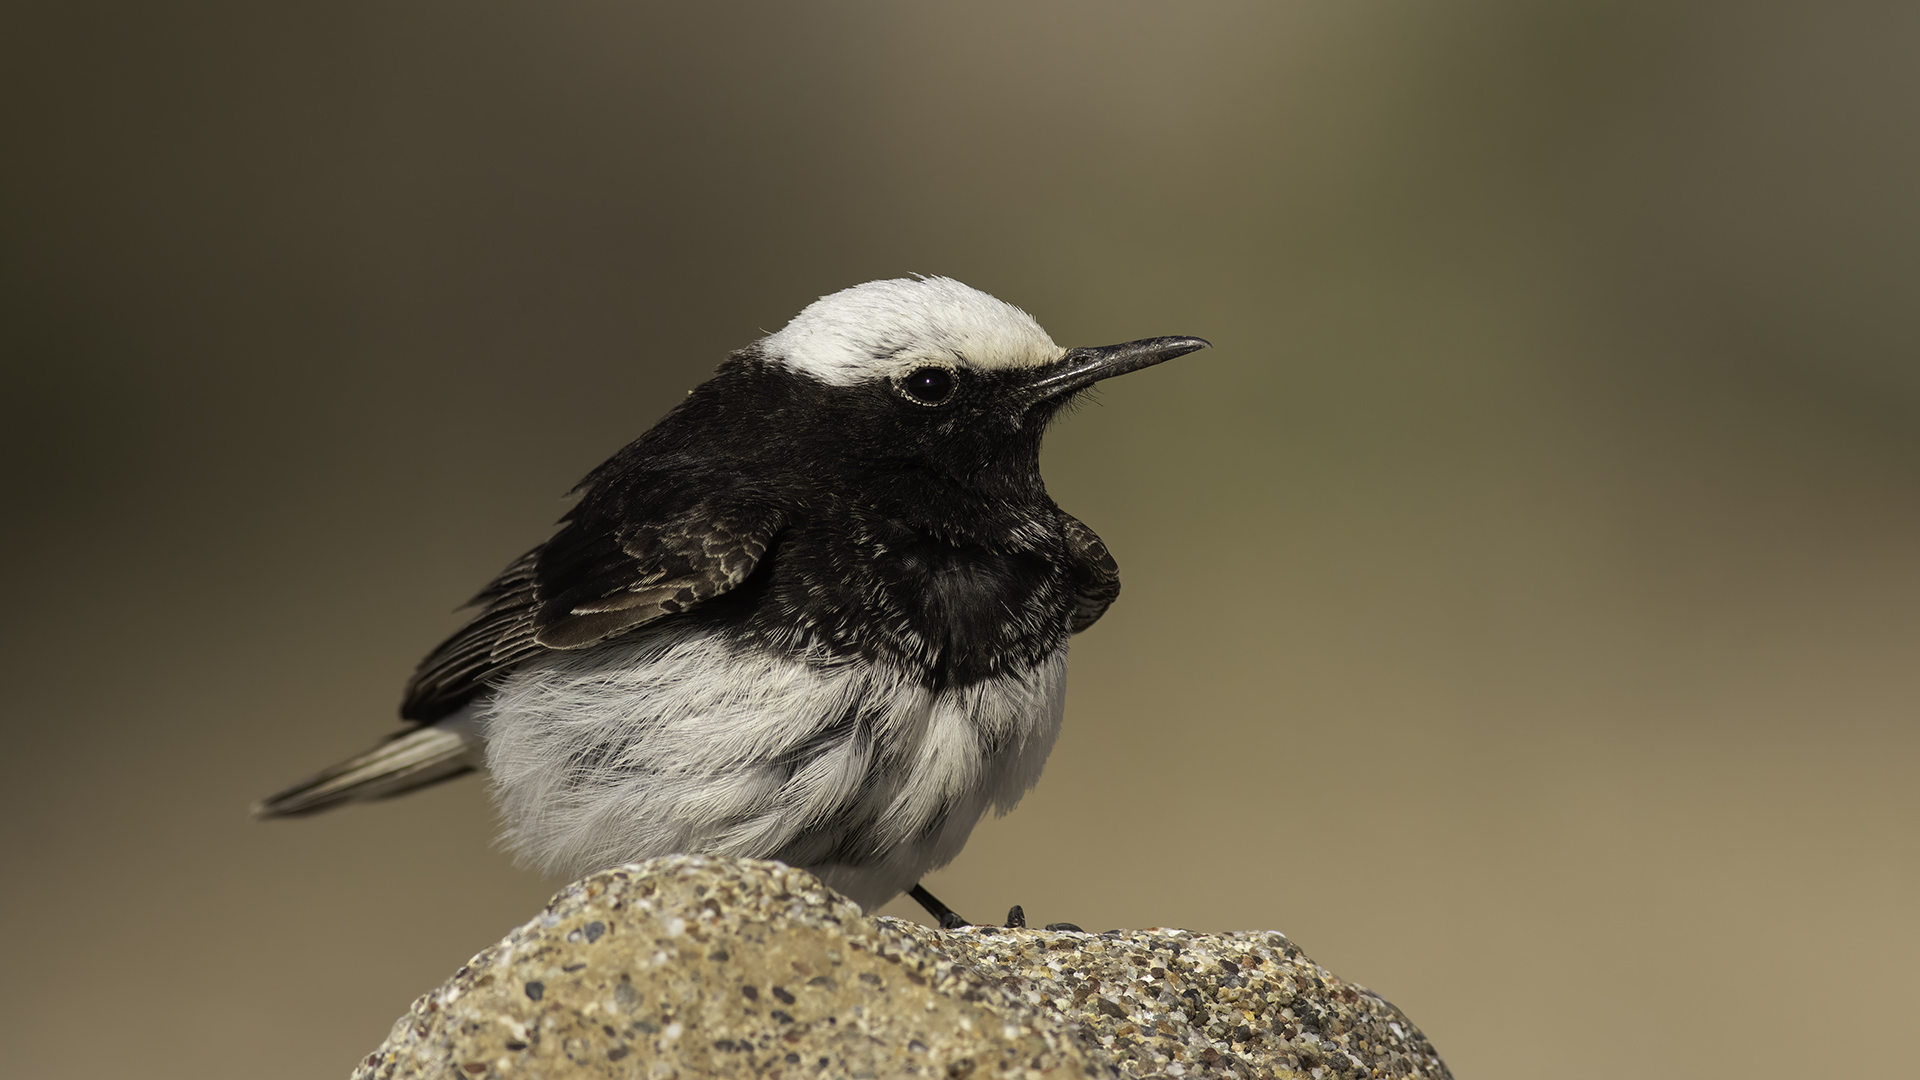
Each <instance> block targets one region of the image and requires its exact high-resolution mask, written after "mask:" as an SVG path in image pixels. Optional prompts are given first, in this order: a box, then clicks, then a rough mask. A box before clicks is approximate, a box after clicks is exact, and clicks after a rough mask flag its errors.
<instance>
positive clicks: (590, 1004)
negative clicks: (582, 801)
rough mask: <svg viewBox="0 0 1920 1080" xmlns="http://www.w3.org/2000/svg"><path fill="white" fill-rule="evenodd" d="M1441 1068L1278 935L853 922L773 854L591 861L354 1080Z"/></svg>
mask: <svg viewBox="0 0 1920 1080" xmlns="http://www.w3.org/2000/svg"><path fill="white" fill-rule="evenodd" d="M1181 1075H1204V1076H1245V1077H1267V1076H1271V1077H1314V1078H1317V1080H1334V1078H1336V1077H1337V1078H1342V1080H1344V1078H1349V1077H1374V1076H1379V1077H1402V1076H1414V1077H1447V1076H1448V1075H1449V1074H1448V1072H1447V1069H1446V1066H1445V1065H1443V1064H1442V1063H1441V1061H1440V1058H1439V1057H1438V1055H1436V1054H1435V1053H1434V1052H1433V1048H1432V1047H1431V1046H1429V1045H1428V1043H1427V1041H1426V1038H1425V1037H1424V1036H1422V1035H1421V1034H1420V1032H1419V1030H1418V1029H1417V1028H1415V1027H1414V1026H1413V1025H1412V1024H1411V1023H1410V1022H1408V1020H1407V1019H1406V1018H1405V1017H1404V1016H1402V1015H1401V1014H1400V1012H1399V1010H1397V1009H1395V1008H1394V1007H1393V1006H1392V1005H1390V1004H1388V1003H1387V1002H1386V1001H1384V1000H1382V999H1381V998H1379V997H1378V996H1376V995H1374V994H1372V993H1371V992H1369V991H1367V990H1365V989H1362V988H1360V987H1357V986H1352V985H1350V984H1346V983H1342V982H1341V981H1340V980H1338V979H1337V978H1335V977H1334V976H1333V975H1332V974H1331V973H1329V972H1327V971H1326V970H1325V969H1323V968H1320V967H1318V966H1317V965H1315V964H1314V963H1313V962H1312V961H1311V960H1309V959H1307V957H1306V956H1305V955H1304V954H1302V953H1301V952H1300V950H1299V949H1298V948H1297V947H1296V946H1294V944H1293V943H1292V942H1290V941H1288V940H1287V939H1286V938H1285V937H1284V936H1282V935H1280V934H1221V935H1209V934H1193V933H1189V932H1187V931H1184V930H1146V931H1134V932H1122V931H1114V932H1112V933H1108V934H1083V933H1074V932H1059V933H1055V932H1050V931H1043V930H1024V929H1023V930H1002V929H996V928H992V927H974V928H969V929H966V930H958V931H939V930H933V929H929V928H927V927H923V926H920V925H919V924H917V923H910V922H903V921H901V920H898V919H873V918H868V917H867V916H866V915H864V914H862V913H861V911H860V909H859V908H858V907H856V906H854V905H853V904H852V903H851V902H849V901H847V900H845V899H843V898H841V897H840V896H839V895H838V894H836V893H834V892H832V891H830V890H828V889H827V888H826V887H825V886H823V885H822V884H821V883H820V881H819V879H817V878H815V877H814V876H813V875H812V874H809V873H807V872H805V871H802V870H795V869H793V868H791V867H787V866H784V865H782V864H780V863H774V862H759V861H749V860H732V859H719V858H709V857H705V856H690V855H680V856H672V857H668V858H664V859H653V860H649V861H647V862H644V863H636V864H633V865H630V866H623V867H619V868H617V869H614V870H609V871H605V872H603V873H599V874H595V875H594V876H592V877H589V878H586V879H585V880H582V881H580V882H577V883H575V884H573V885H571V886H568V887H567V888H566V889H564V890H562V891H561V892H560V893H559V895H557V896H555V897H554V899H553V902H552V903H551V904H549V905H548V906H547V910H546V911H545V912H544V913H543V914H541V915H540V916H539V917H538V918H536V919H534V920H533V921H532V922H529V923H527V924H526V925H525V926H522V927H521V928H520V929H518V930H515V931H514V932H513V933H512V934H509V935H508V936H507V938H506V939H505V940H504V941H502V942H500V943H499V944H498V945H495V946H493V947H492V948H490V949H488V950H486V951H485V952H482V953H481V954H480V955H478V956H476V957H474V958H473V960H472V962H470V963H469V964H467V966H465V967H463V968H461V969H460V970H459V971H458V972H456V973H455V974H454V976H453V978H452V979H450V980H449V981H448V982H447V983H446V984H445V985H444V986H442V987H441V988H440V989H438V990H435V991H433V992H432V993H429V994H427V995H425V996H424V997H422V998H420V999H419V1000H418V1001H416V1002H414V1004H413V1008H412V1009H411V1010H410V1011H409V1012H408V1014H407V1015H406V1016H405V1017H403V1018H401V1020H400V1021H399V1022H398V1023H396V1024H395V1025H394V1028H393V1032H392V1034H391V1035H389V1036H388V1038H387V1041H386V1042H385V1043H384V1044H382V1045H381V1047H380V1049H379V1050H377V1051H375V1052H374V1053H373V1054H372V1055H370V1056H369V1057H368V1058H367V1059H366V1060H365V1061H364V1062H362V1063H361V1065H360V1067H359V1069H357V1070H356V1071H355V1073H354V1078H355V1080H400V1078H412V1077H423V1078H424V1077H435V1078H440V1077H449V1076H456V1077H468V1078H472V1080H484V1078H488V1077H502V1078H505V1077H515V1078H527V1080H562V1078H565V1080H584V1078H588V1077H593V1078H601V1077H609V1078H610V1077H622V1078H625V1077H748V1076H751V1077H766V1078H770V1080H771V1078H778V1077H809V1078H812V1077H821V1076H831V1077H874V1078H880V1077H898V1076H930V1077H946V1078H951V1080H961V1078H967V1077H973V1078H979V1080H987V1078H990V1077H991V1078H999V1077H1020V1078H1027V1077H1061V1078H1065V1077H1149V1076H1181Z"/></svg>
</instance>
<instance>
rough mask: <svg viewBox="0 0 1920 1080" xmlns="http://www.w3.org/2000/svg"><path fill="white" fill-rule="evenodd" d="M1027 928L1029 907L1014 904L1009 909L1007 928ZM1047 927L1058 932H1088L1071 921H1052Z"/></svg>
mask: <svg viewBox="0 0 1920 1080" xmlns="http://www.w3.org/2000/svg"><path fill="white" fill-rule="evenodd" d="M1026 928H1027V909H1026V908H1023V907H1021V906H1020V905H1019V904H1015V905H1013V907H1011V908H1009V909H1007V929H1009V930H1025V929H1026ZM1046 928H1047V929H1048V930H1052V931H1056V932H1058V931H1061V930H1071V931H1073V932H1074V933H1076V934H1084V933H1086V931H1084V930H1082V929H1080V928H1079V927H1077V926H1075V925H1073V924H1072V923H1070V922H1050V923H1048V924H1047V927H1046Z"/></svg>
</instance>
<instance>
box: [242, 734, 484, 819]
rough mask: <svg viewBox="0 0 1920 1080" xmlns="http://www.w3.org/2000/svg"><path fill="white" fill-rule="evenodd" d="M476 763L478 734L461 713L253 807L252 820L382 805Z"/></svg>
mask: <svg viewBox="0 0 1920 1080" xmlns="http://www.w3.org/2000/svg"><path fill="white" fill-rule="evenodd" d="M481 763H482V755H481V741H480V736H479V733H478V732H476V731H474V729H473V723H472V721H471V720H469V719H468V717H467V710H461V711H460V712H458V713H455V714H454V715H452V716H449V717H447V718H446V719H445V720H442V721H440V722H439V723H437V724H430V725H428V726H426V727H418V728H410V729H408V730H406V731H402V732H400V733H399V734H397V735H394V736H393V737H392V738H389V739H388V740H387V741H385V742H383V743H381V744H380V745H379V746H376V747H374V748H373V749H371V750H369V751H367V752H366V753H364V754H361V755H360V756H359V757H355V758H349V759H347V760H346V761H343V762H341V763H340V764H338V765H335V766H333V767H332V768H330V769H328V770H326V771H325V772H322V773H320V774H319V775H318V776H314V777H312V778H310V779H307V780H302V781H301V782H300V783H298V784H295V785H293V786H292V787H290V788H287V789H286V790H285V791H280V792H276V793H274V794H272V795H269V796H267V797H266V798H264V799H261V800H260V801H259V802H257V803H254V804H253V811H252V812H253V816H254V817H255V818H256V819H260V820H265V819H266V818H279V817H299V816H301V815H302V814H315V813H319V812H320V811H322V810H330V809H332V808H333V807H336V806H339V805H340V804H341V803H349V802H366V801H369V800H372V799H385V798H388V797H390V796H394V795H399V794H401V793H402V792H407V791H412V790H413V789H414V788H420V787H426V786H427V785H428V784H437V783H439V782H440V781H442V780H450V779H452V778H453V777H456V776H459V775H460V774H462V773H468V772H472V771H473V770H475V769H477V768H479V767H480V765H481Z"/></svg>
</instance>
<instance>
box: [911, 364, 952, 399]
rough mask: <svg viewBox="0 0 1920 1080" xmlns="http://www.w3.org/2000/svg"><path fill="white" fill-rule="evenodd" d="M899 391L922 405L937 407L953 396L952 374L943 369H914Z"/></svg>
mask: <svg viewBox="0 0 1920 1080" xmlns="http://www.w3.org/2000/svg"><path fill="white" fill-rule="evenodd" d="M900 389H901V390H902V391H904V392H905V393H906V395H907V396H908V397H910V398H912V399H913V400H915V401H917V402H919V403H920V404H922V405H939V404H942V403H943V402H945V401H946V400H947V399H948V398H950V397H952V396H953V372H952V371H949V370H948V369H946V368H943V367H923V368H915V369H914V370H913V371H912V372H911V373H909V374H908V375H907V377H906V378H904V379H901V380H900Z"/></svg>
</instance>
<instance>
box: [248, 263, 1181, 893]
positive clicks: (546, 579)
mask: <svg viewBox="0 0 1920 1080" xmlns="http://www.w3.org/2000/svg"><path fill="white" fill-rule="evenodd" d="M1206 346H1207V342H1206V341H1204V340H1202V339H1200V338H1196V337H1160V338H1149V339H1146V340H1144V341H1132V342H1128V343H1126V344H1123V345H1109V346H1103V347H1099V348H1079V349H1063V348H1061V347H1059V346H1057V345H1055V344H1054V343H1053V340H1052V339H1051V338H1050V337H1048V336H1047V333H1046V331H1044V330H1042V329H1041V328H1040V325H1039V324H1038V323H1037V322H1035V321H1034V320H1033V318H1032V317H1031V316H1029V315H1028V314H1027V313H1026V312H1024V311H1022V310H1020V309H1019V308H1016V307H1014V306H1012V305H1011V304H1007V303H1005V302H1003V301H1000V300H997V299H995V298H994V297H992V296H989V295H987V294H986V293H983V292H980V291H979V290H976V289H973V288H970V287H968V286H966V285H963V284H961V283H960V282H957V281H953V280H951V279H948V278H940V277H932V278H919V279H900V280H892V281H872V282H868V283H866V284H864V285H856V286H854V287H853V288H850V289H846V290H844V291H841V292H837V293H834V294H833V295H831V296H827V297H823V298H821V299H820V300H819V301H817V302H816V303H814V304H812V305H810V306H808V307H807V308H806V310H804V311H802V312H801V313H800V314H799V315H798V316H797V317H795V318H794V320H793V321H792V322H790V323H788V324H787V326H786V327H785V328H784V329H782V330H781V331H780V332H778V333H776V334H773V335H771V336H769V337H766V338H764V339H762V340H761V341H759V342H758V343H756V344H753V345H750V346H748V347H747V348H745V349H742V350H740V351H739V352H736V353H734V354H733V355H731V356H730V357H728V358H727V360H726V361H725V362H724V363H722V364H721V365H720V367H719V370H718V371H717V372H716V373H715V374H714V376H713V377H712V378H711V379H709V380H708V381H707V382H705V383H702V384H701V385H700V386H699V387H697V388H696V389H694V390H693V391H692V392H691V393H689V394H688V396H687V398H686V400H684V401H682V402H681V403H680V404H679V405H677V406H676V407H675V408H674V409H673V410H672V411H671V412H669V413H668V414H667V415H666V416H665V417H664V418H663V419H662V420H661V421H660V422H659V423H658V424H656V425H655V426H654V427H653V429H652V430H650V431H648V432H647V433H646V434H644V435H642V436H640V438H638V439H636V440H635V441H634V442H633V443H631V444H629V445H628V446H627V447H626V448H625V449H623V450H621V451H620V452H619V453H617V454H615V455H614V456H613V457H612V458H611V459H610V460H608V461H607V462H606V463H605V464H603V465H601V466H600V467H599V468H597V469H595V470H593V472H592V473H590V474H588V476H587V478H586V479H585V480H583V481H581V483H580V485H579V487H578V488H577V489H576V493H577V494H578V495H579V501H578V502H577V503H576V504H575V505H574V506H573V508H572V510H571V511H570V512H568V513H567V514H566V516H565V517H563V518H562V519H561V527H560V529H559V530H558V531H557V532H556V533H555V534H554V536H553V537H552V538H551V539H549V540H548V541H546V542H545V543H543V544H541V545H540V546H539V547H536V548H534V549H533V550H532V551H530V552H528V553H527V554H525V555H523V556H521V557H520V558H519V559H517V560H515V561H514V562H513V564H512V565H510V566H508V567H507V569H506V570H505V572H503V573H502V574H501V575H500V576H499V577H498V578H496V579H495V580H494V582H493V583H492V584H491V585H488V586H487V587H486V589H485V590H484V591H482V592H481V593H480V595H479V596H478V597H476V598H475V599H474V601H473V606H474V607H476V608H477V609H478V610H477V613H476V614H475V615H474V616H473V617H472V619H471V620H470V621H469V622H468V623H467V624H466V625H465V626H464V627H462V628H461V629H460V630H459V631H458V632H456V633H455V634H454V635H453V636H452V637H451V638H449V639H448V640H447V641H446V642H445V643H444V644H442V645H441V646H440V647H439V648H437V649H435V650H434V651H433V652H432V653H431V654H429V655H428V656H427V658H426V659H425V660H423V661H422V662H421V664H420V667H419V670H418V671H416V672H415V673H414V675H413V678H412V680H411V681H410V682H409V683H408V685H407V689H406V698H405V701H404V702H403V703H402V705H401V707H400V715H401V716H402V717H403V718H404V719H405V720H407V721H410V722H411V724H412V725H413V726H412V727H410V728H408V729H406V730H403V731H402V732H400V733H399V734H397V735H395V736H393V737H392V738H391V739H389V740H388V741H386V742H385V743H383V744H382V745H380V746H378V747H376V748H375V749H374V750H372V751H370V752H368V753H366V754H363V755H361V756H360V757H356V758H354V759H352V760H350V761H346V762H343V763H341V764H339V765H337V766H335V767H333V768H331V769H329V770H327V771H326V772H324V773H321V774H320V775H319V776H316V777H314V778H313V779H311V780H309V781H307V782H305V783H302V784H299V785H296V786H294V787H291V788H289V789H287V790H285V791H282V792H280V793H279V794H277V795H274V796H271V797H270V798H267V799H265V800H262V801H261V802H260V803H258V804H256V806H255V807H254V813H255V814H256V816H259V817H286V816H293V815H299V814H306V813H311V812H313V811H317V810H322V809H326V808H328V807H332V806H335V805H338V804H340V803H345V802H351V801H358V800H367V799H376V798H384V797H386V796H390V795H396V794H399V793H401V792H403V791H408V790H411V789H414V788H418V787H422V786H425V785H427V784H431V783H435V782H437V781H440V780H444V779H447V778H449V777H452V776H456V775H459V774H461V773H464V772H468V771H471V770H473V769H474V768H477V767H479V766H480V765H482V764H484V765H485V767H486V768H487V769H488V770H489V771H490V773H491V775H492V783H493V788H494V793H495V798H496V801H497V802H498V804H499V806H500V809H501V811H502V814H503V816H504V817H505V820H506V839H507V842H508V844H509V845H510V846H511V847H512V848H513V849H514V850H515V852H516V853H517V854H518V855H519V856H520V858H521V860H522V861H523V862H524V863H526V864H531V865H532V866H535V867H537V868H539V869H540V870H543V871H546V872H553V873H567V874H579V873H584V872H589V871H593V870H598V869H602V868H605V867H607V866H612V865H615V864H618V863H623V862H629V861H633V860H637V859H643V858H648V857H651V856H655V855H663V854H668V853H674V852H697V853H707V854H720V855H733V856H743V857H754V858H771V859H778V860H781V861H783V862H786V863H788V864H790V865H794V866H799V867H804V868H806V869H808V870H811V871H813V872H814V873H815V874H817V875H819V876H820V878H821V879H822V880H824V881H825V882H826V883H827V884H828V885H829V886H831V887H833V888H834V889H837V890H838V891H840V892H841V893H842V894H844V895H846V896H847V897H848V898H850V899H852V900H853V901H855V902H856V903H859V904H860V905H862V906H863V907H866V908H868V909H872V908H875V907H877V906H878V905H880V904H883V903H885V902H886V901H887V900H889V899H891V898H892V897H894V896H896V895H898V894H899V893H900V892H902V891H903V890H906V889H908V888H909V887H913V886H915V885H916V883H917V882H918V881H919V880H920V878H921V877H922V876H923V875H925V874H926V873H927V872H928V871H930V870H933V869H935V868H937V867H939V866H942V865H945V864H946V863H947V862H949V861H950V860H952V859H953V857H954V856H955V855H957V854H959V852H960V848H961V846H962V845H964V844H965V843H966V841H967V836H968V835H969V834H970V833H971V832H972V831H973V827H974V825H975V823H977V822H978V821H979V819H980V818H981V816H982V815H983V814H985V812H986V811H987V810H988V809H989V808H991V809H993V810H995V811H999V812H1005V811H1006V810H1008V809H1011V808H1012V807H1013V805H1014V804H1015V803H1016V802H1018V801H1019V799H1020V797H1021V796H1022V795H1024V794H1025V793H1026V792H1027V791H1028V790H1029V789H1031V788H1032V787H1033V785H1034V783H1035V782H1036V781H1037V780H1038V779H1039V777H1040V769H1041V766H1042V765H1043V764H1044V763H1045V762H1046V759H1047V755H1048V752H1049V751H1050V750H1051V749H1052V748H1053V744H1054V739H1055V736H1056V735H1057V734H1058V733H1059V730H1060V721H1061V715H1062V711H1063V708H1064V704H1065V691H1066V671H1067V641H1068V638H1069V637H1070V636H1071V635H1073V634H1075V633H1077V632H1079V631H1081V630H1085V629H1086V628H1087V627H1089V626H1091V625H1093V623H1094V621H1095V620H1097V619H1099V618H1100V616H1101V615H1102V614H1103V613H1104V612H1105V611H1106V610H1107V606H1108V605H1109V604H1111V603H1113V600H1114V597H1115V596H1116V595H1117V594H1118V593H1119V591H1120V578H1119V572H1118V568H1117V567H1116V566H1115V565H1114V561H1113V559H1112V557H1110V556H1109V555H1108V554H1107V549H1106V547H1105V546H1104V545H1103V544H1101V542H1100V538H1099V537H1098V536H1095V535H1094V533H1093V530H1091V529H1089V528H1087V527H1086V526H1085V525H1083V524H1081V523H1080V522H1079V521H1078V520H1076V519H1075V518H1074V517H1073V516H1072V515H1070V514H1068V513H1067V512H1066V511H1064V510H1062V509H1060V508H1059V507H1058V506H1056V505H1055V504H1054V502H1053V500H1052V499H1051V498H1049V497H1048V495H1047V489H1046V486H1045V484H1044V483H1043V482H1042V481H1041V477H1040V439H1041V435H1042V433H1043V432H1044V431H1045V429H1046V427H1047V424H1048V422H1049V421H1050V420H1052V419H1053V418H1054V417H1055V416H1056V415H1057V414H1058V413H1059V411H1060V409H1061V407H1062V406H1063V405H1065V404H1066V403H1067V402H1069V401H1070V400H1072V399H1073V398H1074V397H1075V396H1076V395H1077V394H1079V393H1080V392H1081V391H1083V390H1085V389H1086V388H1087V387H1089V386H1091V385H1093V384H1094V383H1095V382H1097V381H1099V380H1101V379H1106V378H1110V377H1112V376H1115V375H1121V374H1125V373H1126V372H1130V371H1135V370H1138V369H1140V368H1143V367H1147V366H1149V365H1152V364H1158V363H1160V362H1161V361H1164V360H1170V359H1173V358H1174V357H1177V356H1181V355H1184V354H1186V353H1190V352H1193V351H1194V350H1196V349H1202V348H1205V347H1206ZM915 895H916V896H917V897H921V898H922V900H923V902H926V900H927V899H928V898H927V897H925V894H924V892H923V891H922V890H919V889H917V888H916V889H915ZM936 913H937V912H936Z"/></svg>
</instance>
